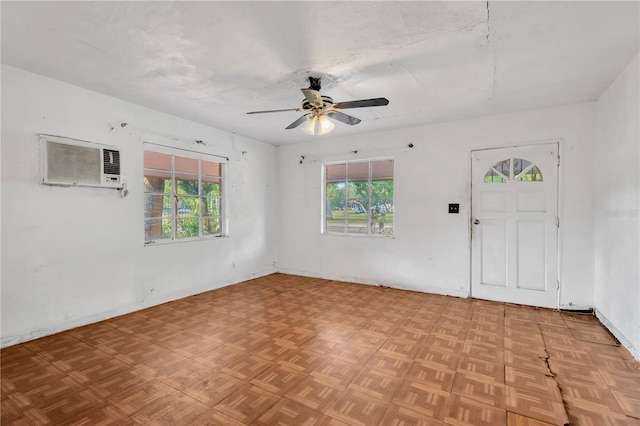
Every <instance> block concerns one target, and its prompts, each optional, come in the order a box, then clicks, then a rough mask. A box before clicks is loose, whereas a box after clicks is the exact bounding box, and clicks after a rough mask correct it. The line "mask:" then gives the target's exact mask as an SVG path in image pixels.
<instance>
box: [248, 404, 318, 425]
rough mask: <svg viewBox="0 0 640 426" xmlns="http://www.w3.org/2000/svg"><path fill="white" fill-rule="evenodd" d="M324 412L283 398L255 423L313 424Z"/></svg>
mask: <svg viewBox="0 0 640 426" xmlns="http://www.w3.org/2000/svg"><path fill="white" fill-rule="evenodd" d="M322 416H323V413H321V412H319V411H316V410H313V409H311V408H309V407H306V406H304V405H301V404H299V403H297V402H295V401H291V400H290V399H287V398H283V399H281V400H280V401H278V402H277V403H276V404H275V405H274V406H272V407H271V408H270V409H269V410H267V412H265V413H264V414H263V415H261V416H260V417H258V419H257V420H255V421H254V422H253V424H255V425H263V426H271V425H291V426H313V425H315V424H316V423H317V422H318V421H319V420H320V419H321V418H322Z"/></svg>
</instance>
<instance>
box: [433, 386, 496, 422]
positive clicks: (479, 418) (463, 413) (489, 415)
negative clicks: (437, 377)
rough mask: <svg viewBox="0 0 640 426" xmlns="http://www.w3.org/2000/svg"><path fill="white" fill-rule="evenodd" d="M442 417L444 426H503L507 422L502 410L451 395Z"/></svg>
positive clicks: (460, 396) (465, 397) (467, 398)
mask: <svg viewBox="0 0 640 426" xmlns="http://www.w3.org/2000/svg"><path fill="white" fill-rule="evenodd" d="M447 408H448V410H447V413H446V415H445V417H444V425H446V426H503V425H506V422H507V418H506V417H507V413H506V411H505V410H504V409H499V408H495V407H492V406H489V405H486V404H483V403H482V402H480V401H476V400H475V399H472V398H469V397H467V396H462V395H456V394H452V395H451V397H450V399H449V401H448V403H447Z"/></svg>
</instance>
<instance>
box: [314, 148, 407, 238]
mask: <svg viewBox="0 0 640 426" xmlns="http://www.w3.org/2000/svg"><path fill="white" fill-rule="evenodd" d="M388 160H391V161H393V182H394V191H393V206H394V218H393V219H394V220H393V222H392V224H393V225H392V228H391V232H390V233H373V232H371V214H370V212H368V214H367V233H366V234H364V233H349V232H348V226H347V222H346V221H347V217H346V215H345V232H342V233H338V232H329V231H328V229H327V228H328V227H327V194H326V192H327V176H326V173H327V166H333V165H337V164H350V163H369V164H368V168H369V177H368V181H367V182H368V183H369V185H368V186H369V194H368V196H369V200H368V201H369V204H368V205H369V209H370V210H371V164H372V163H374V162H376V161H388ZM348 167H349V166H347V170H348ZM347 174H348V171H347ZM395 180H396V160H395V158H394V157H380V158H362V159H358V160H346V161H345V160H343V161H327V162H324V163H322V173H321V181H322V185H321V191H320V192H321V197H322V200H321V206H322V210H321V213H320V217H321V223H320V233H321V234H323V235H329V236H337V237H360V238H394V229H395V199H396V196H395ZM347 182H348V181H347ZM347 202H348V194H347V193H346V191H345V209H346V208H347Z"/></svg>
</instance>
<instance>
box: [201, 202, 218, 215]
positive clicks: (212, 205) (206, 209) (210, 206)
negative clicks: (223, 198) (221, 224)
mask: <svg viewBox="0 0 640 426" xmlns="http://www.w3.org/2000/svg"><path fill="white" fill-rule="evenodd" d="M202 216H220V198H215V197H202Z"/></svg>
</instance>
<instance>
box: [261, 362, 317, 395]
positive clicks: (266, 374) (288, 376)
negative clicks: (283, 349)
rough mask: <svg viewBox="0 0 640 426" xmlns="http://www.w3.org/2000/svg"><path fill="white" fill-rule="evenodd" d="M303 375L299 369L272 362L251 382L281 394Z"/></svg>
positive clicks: (302, 377) (300, 379) (303, 376)
mask: <svg viewBox="0 0 640 426" xmlns="http://www.w3.org/2000/svg"><path fill="white" fill-rule="evenodd" d="M305 377H306V376H305V374H303V373H301V372H300V371H299V370H294V369H292V368H288V367H286V366H284V365H282V364H274V365H273V366H272V367H270V368H268V369H266V370H264V371H263V372H262V373H260V374H258V375H257V376H256V377H255V378H253V379H252V380H251V384H253V385H256V386H258V387H261V388H263V389H265V390H267V391H269V392H271V393H274V394H276V395H280V396H282V395H284V394H285V393H287V391H289V389H291V388H293V387H294V386H295V385H296V384H297V383H298V382H300V381H302V380H303V379H304V378H305Z"/></svg>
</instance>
